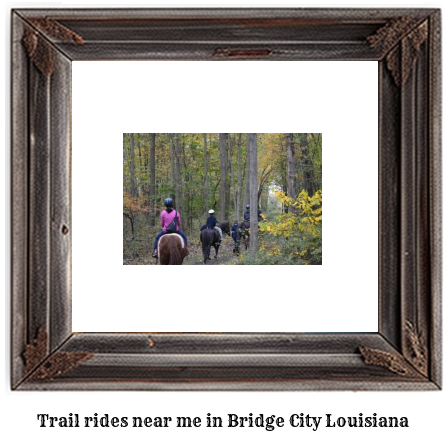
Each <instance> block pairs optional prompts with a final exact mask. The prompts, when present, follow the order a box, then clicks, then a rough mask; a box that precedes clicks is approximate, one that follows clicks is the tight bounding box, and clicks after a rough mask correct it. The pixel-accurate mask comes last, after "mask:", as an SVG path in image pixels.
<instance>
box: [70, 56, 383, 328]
mask: <svg viewBox="0 0 447 438" xmlns="http://www.w3.org/2000/svg"><path fill="white" fill-rule="evenodd" d="M377 69H378V65H377V62H355V61H353V62H349V63H346V62H333V61H332V62H331V61H327V62H321V61H319V62H293V61H292V62H243V61H239V62H225V63H224V62H195V61H189V62H188V61H184V62H183V61H182V62H175V63H173V62H170V61H165V62H160V61H158V62H150V61H148V62H104V61H99V62H76V61H75V62H74V63H73V79H72V83H73V97H72V101H73V153H72V158H73V185H72V190H73V213H72V214H73V223H72V230H73V232H72V236H73V330H74V331H75V332H78V331H93V332H100V331H103V332H107V331H109V332H110V331H143V332H145V331H157V332H160V331H173V332H187V331H189V332H191V331H204V332H216V331H225V332H294V331H295V332H297V331H299V332H303V331H305V332H328V331H333V332H349V331H350V332H354V331H356V332H376V331H377V328H378V321H377V312H378V299H377V287H378V222H377V217H378V172H377V169H378V137H377V132H378V126H377V119H378V117H377V114H378V113H377V111H378V88H377V76H378V75H377ZM329 71H330V74H328V72H329ZM210 96H212V101H211V102H212V106H211V107H210V106H209V105H203V102H206V101H207V100H208V101H209V97H210ZM248 96H249V98H248ZM177 102H179V103H178V104H177ZM248 103H249V106H248ZM347 121H349V124H348V123H347ZM123 132H322V133H323V192H324V207H323V217H324V221H323V224H324V225H323V265H322V266H243V267H242V266H206V267H204V266H191V265H190V266H174V267H172V266H169V267H167V266H163V267H160V266H154V265H152V266H123V264H122V227H123V225H122V221H123V216H122V184H123V183H122V168H123V164H122V160H123V158H122V157H123V155H122V141H123V140H122V139H123ZM98 164H99V165H98ZM229 219H230V220H231V218H229ZM152 243H153V242H152V241H151V244H152ZM104 303H107V304H106V308H107V311H106V312H104ZM334 309H336V311H334ZM98 315H100V317H98ZM117 315H119V316H120V317H119V318H117Z"/></svg>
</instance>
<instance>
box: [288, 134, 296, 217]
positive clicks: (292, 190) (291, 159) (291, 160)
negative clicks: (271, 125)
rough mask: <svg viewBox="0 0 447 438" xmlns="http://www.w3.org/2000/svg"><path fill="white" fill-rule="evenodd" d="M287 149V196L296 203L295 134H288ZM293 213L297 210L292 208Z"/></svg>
mask: <svg viewBox="0 0 447 438" xmlns="http://www.w3.org/2000/svg"><path fill="white" fill-rule="evenodd" d="M286 149H287V195H288V196H289V197H290V198H292V200H293V201H294V202H295V201H296V196H297V195H296V170H295V145H294V144H293V134H286ZM291 209H292V212H293V213H296V209H294V208H291Z"/></svg>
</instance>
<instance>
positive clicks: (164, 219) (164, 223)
mask: <svg viewBox="0 0 447 438" xmlns="http://www.w3.org/2000/svg"><path fill="white" fill-rule="evenodd" d="M165 207H166V210H163V211H162V213H161V215H160V224H161V228H162V230H161V231H160V232H159V233H158V234H157V235H156V236H155V242H154V252H153V254H152V257H155V258H158V248H157V246H158V239H160V237H161V236H163V234H165V233H166V228H167V227H168V226H169V225H170V224H171V222H173V221H174V219H175V218H176V217H177V226H176V229H175V231H174V232H175V233H178V234H180V236H182V237H183V240H184V241H185V248H186V255H188V254H189V251H188V248H187V247H188V241H187V239H186V235H185V233H184V232H183V231H182V230H181V229H180V224H181V218H180V213H179V212H178V211H176V210H174V201H173V200H172V198H166V199H165Z"/></svg>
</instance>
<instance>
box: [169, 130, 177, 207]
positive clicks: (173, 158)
mask: <svg viewBox="0 0 447 438" xmlns="http://www.w3.org/2000/svg"><path fill="white" fill-rule="evenodd" d="M174 135H175V134H169V137H170V138H171V196H172V197H173V198H175V195H174V193H176V192H177V187H176V186H177V184H176V181H175V149H174ZM174 201H175V199H174Z"/></svg>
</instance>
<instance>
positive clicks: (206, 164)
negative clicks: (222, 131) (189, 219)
mask: <svg viewBox="0 0 447 438" xmlns="http://www.w3.org/2000/svg"><path fill="white" fill-rule="evenodd" d="M210 141H211V134H210ZM203 144H204V153H203V155H204V157H205V216H206V215H207V214H208V210H209V209H208V207H209V205H208V191H209V187H208V156H207V150H206V134H203Z"/></svg>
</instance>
